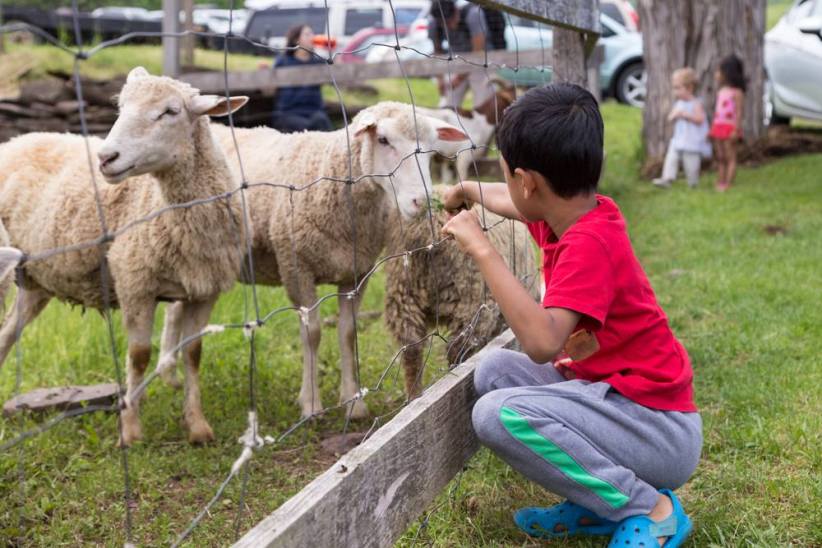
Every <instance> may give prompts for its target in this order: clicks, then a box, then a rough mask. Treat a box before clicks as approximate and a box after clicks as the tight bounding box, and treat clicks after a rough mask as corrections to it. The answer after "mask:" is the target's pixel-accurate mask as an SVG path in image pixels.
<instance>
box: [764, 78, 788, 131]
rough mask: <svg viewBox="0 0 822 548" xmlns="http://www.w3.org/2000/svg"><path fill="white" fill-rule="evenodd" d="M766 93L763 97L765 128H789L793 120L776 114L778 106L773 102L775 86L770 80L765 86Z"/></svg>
mask: <svg viewBox="0 0 822 548" xmlns="http://www.w3.org/2000/svg"><path fill="white" fill-rule="evenodd" d="M763 89H764V92H763V97H762V102H763V103H764V104H763V108H762V114H763V116H764V118H765V120H764V122H765V127H768V126H787V125H789V124H790V123H791V119H790V118H789V117H787V116H780V115H779V114H777V113H776V105H774V100H773V86H772V84H771V82H770V80H766V81H765V85H764V86H763Z"/></svg>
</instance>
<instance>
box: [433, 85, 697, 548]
mask: <svg viewBox="0 0 822 548" xmlns="http://www.w3.org/2000/svg"><path fill="white" fill-rule="evenodd" d="M497 143H498V146H499V149H500V153H501V159H500V163H501V164H502V169H503V172H504V174H505V181H506V183H505V184H499V183H491V184H480V183H475V182H470V183H464V184H463V185H461V186H455V187H453V188H452V189H450V190H449V192H448V193H447V194H446V196H445V199H444V202H445V207H446V208H447V209H449V210H450V211H455V210H456V209H458V208H460V207H461V206H462V205H464V204H466V203H471V202H478V201H480V199H482V201H483V202H484V204H485V207H487V208H488V209H489V210H491V211H494V212H495V213H498V214H500V215H503V216H506V217H508V218H511V219H519V220H522V221H523V222H525V223H526V224H527V225H528V228H529V230H530V232H531V234H532V235H533V237H534V239H535V240H536V242H537V244H539V246H540V248H541V249H542V253H543V270H544V276H545V289H546V291H545V297H544V299H543V302H542V305H540V304H538V303H535V302H534V301H533V300H532V299H531V297H530V296H529V294H528V292H527V291H526V290H525V288H524V287H522V285H521V284H520V283H519V282H518V280H517V278H516V277H515V276H514V274H512V273H511V272H510V271H509V270H508V268H507V267H506V265H505V262H504V261H503V259H502V257H501V256H500V255H499V253H498V252H497V251H495V249H494V247H493V246H492V245H491V244H490V243H489V241H488V239H487V238H486V237H485V234H484V233H483V231H482V228H481V226H480V224H479V220H478V218H477V216H476V215H475V214H474V213H472V212H470V211H463V212H461V213H459V214H458V215H456V216H455V217H453V218H452V219H451V220H450V221H449V222H448V223H447V224H446V225H445V226H444V227H443V232H444V233H446V234H452V235H453V236H454V237H455V239H456V240H457V242H458V244H459V245H460V247H461V249H462V250H463V251H464V252H465V253H468V254H469V255H471V257H472V258H473V259H474V261H475V262H476V264H477V266H478V267H479V269H480V271H481V272H482V275H483V277H484V278H485V281H486V283H487V284H488V287H489V288H490V290H491V292H492V293H493V295H494V298H495V299H496V301H497V303H498V304H499V306H500V309H501V310H502V313H503V315H504V316H505V319H506V320H507V322H508V325H509V326H510V327H511V329H512V330H513V332H514V334H515V335H516V336H517V340H518V341H519V343H520V345H521V348H522V350H523V352H522V353H520V352H513V351H510V350H498V351H496V352H494V353H493V354H490V355H489V356H488V357H486V359H485V360H483V362H482V363H481V364H480V365H479V366H478V367H477V370H476V372H475V374H474V383H475V385H476V389H477V392H478V393H479V395H480V399H479V400H478V401H477V403H476V406H475V407H474V410H473V423H474V429H475V430H476V432H477V435H478V436H479V439H480V441H482V443H483V444H484V445H487V446H488V447H490V448H491V449H492V450H493V451H494V452H495V453H496V454H497V455H499V456H500V457H501V458H502V459H504V460H505V461H506V462H508V463H509V464H510V465H511V466H512V467H513V468H514V469H516V470H518V471H519V472H521V473H522V474H523V475H525V476H526V477H528V478H529V479H531V480H532V481H535V482H537V483H539V484H540V485H542V486H543V487H545V488H546V489H548V490H550V491H552V492H554V493H557V494H559V495H561V496H563V497H565V498H566V499H568V500H567V501H565V502H563V503H562V504H559V505H557V506H554V507H551V508H536V507H535V508H523V509H521V510H519V511H518V512H517V513H516V514H515V516H514V519H515V521H516V523H517V525H518V526H519V527H520V528H521V529H522V530H524V531H525V532H526V533H528V534H529V535H531V536H536V537H543V538H548V537H554V536H566V535H573V534H600V535H613V536H612V539H611V544H610V545H611V546H620V547H625V546H644V547H647V548H651V547H653V546H661V545H663V544H664V545H665V546H667V547H675V546H678V545H679V544H681V543H682V542H683V541H684V539H685V538H686V537H687V536H688V534H689V533H690V530H691V522H690V519H689V518H688V517H687V515H686V514H685V513H684V511H683V510H682V507H681V505H680V504H679V501H678V500H677V498H676V496H675V495H674V494H673V492H672V491H671V490H672V489H676V488H678V487H680V486H681V485H683V484H684V483H685V482H686V481H687V480H688V478H689V477H690V476H691V474H692V473H693V471H694V470H695V468H696V465H697V462H698V461H699V454H700V451H701V447H702V421H701V419H700V416H699V414H698V413H697V410H696V406H695V405H694V402H693V388H692V377H693V373H692V371H691V364H690V361H689V359H688V354H687V352H686V351H685V348H683V346H682V344H680V342H679V341H678V340H677V339H676V338H675V337H674V335H673V333H672V332H671V329H670V327H669V326H668V320H667V318H666V316H665V313H664V312H663V311H662V309H661V308H660V307H659V305H658V304H657V302H656V298H655V296H654V292H653V289H652V288H651V285H650V283H649V282H648V278H647V277H646V275H645V273H644V271H643V270H642V267H641V266H640V264H639V261H638V260H637V258H636V256H635V255H634V252H633V249H632V247H631V242H630V240H629V238H628V234H627V231H626V227H625V220H624V219H623V217H622V214H621V213H620V211H619V208H618V207H617V206H616V204H615V203H614V201H613V200H611V199H610V198H608V197H605V196H602V195H599V194H597V193H596V187H597V182H598V180H599V175H600V170H601V167H602V143H603V124H602V117H601V116H600V113H599V108H598V106H597V103H596V100H595V99H594V97H593V96H592V95H591V94H590V93H588V92H587V91H586V90H584V89H583V88H581V87H579V86H575V85H571V84H554V85H550V86H546V87H542V88H535V89H532V90H530V91H529V92H528V93H526V94H525V95H523V96H522V97H521V98H520V99H519V100H518V101H517V102H516V103H514V104H513V105H512V106H511V107H510V108H509V109H508V110H507V111H506V114H505V118H504V119H503V121H502V123H501V125H500V126H499V128H498V129H497ZM552 361H553V363H552Z"/></svg>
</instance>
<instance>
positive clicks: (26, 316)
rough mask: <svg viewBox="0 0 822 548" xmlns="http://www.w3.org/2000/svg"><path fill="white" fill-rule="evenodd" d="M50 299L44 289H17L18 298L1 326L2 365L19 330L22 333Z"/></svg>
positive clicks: (0, 359) (0, 361)
mask: <svg viewBox="0 0 822 548" xmlns="http://www.w3.org/2000/svg"><path fill="white" fill-rule="evenodd" d="M50 300H51V296H50V295H49V294H48V293H46V292H45V291H43V290H42V289H23V288H19V289H18V290H17V300H16V302H15V303H14V305H12V306H13V308H12V310H11V312H9V315H8V317H6V320H5V321H4V322H3V327H2V328H0V367H2V365H3V362H4V361H6V357H7V356H8V354H9V352H10V351H11V349H12V347H13V346H14V343H16V342H17V334H18V332H19V333H20V334H22V333H23V328H25V327H26V326H27V325H28V324H30V323H31V322H32V321H33V320H34V318H36V317H37V316H38V315H39V314H40V312H42V311H43V309H44V308H45V307H46V305H47V304H48V302H49V301H50Z"/></svg>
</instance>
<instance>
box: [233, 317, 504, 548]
mask: <svg viewBox="0 0 822 548" xmlns="http://www.w3.org/2000/svg"><path fill="white" fill-rule="evenodd" d="M513 341H514V336H513V334H512V333H511V331H510V330H508V331H505V332H504V333H503V334H501V335H500V336H499V337H497V338H496V339H494V340H493V341H491V342H490V343H489V344H488V345H487V346H486V347H485V348H484V349H483V350H481V351H480V352H479V353H477V354H476V355H474V356H473V357H471V358H470V359H469V360H468V361H466V362H465V363H463V364H462V365H459V366H458V367H456V368H454V369H453V370H452V371H451V372H450V373H449V374H448V375H446V376H445V377H444V378H443V379H441V380H440V381H438V382H437V383H435V384H434V385H433V386H431V388H429V389H428V390H426V391H425V393H423V395H422V396H421V397H420V398H418V399H416V400H414V401H413V402H411V403H410V404H409V405H408V406H407V407H406V408H405V409H403V410H402V411H400V413H399V414H397V416H396V417H394V419H392V420H391V421H390V422H388V423H387V424H385V425H384V426H383V427H382V428H380V429H379V430H377V431H376V432H375V433H374V434H373V435H372V436H371V437H370V438H368V439H367V440H366V441H365V442H364V443H363V444H362V445H360V446H358V447H356V448H354V449H353V450H351V451H350V452H349V453H348V454H346V455H345V456H343V457H342V458H341V459H340V460H338V461H337V463H336V464H334V465H333V466H332V467H331V468H330V469H328V470H327V471H326V472H325V473H323V474H322V475H321V476H319V477H318V478H316V479H315V480H314V481H312V482H311V483H310V484H309V485H307V486H306V487H305V488H304V489H303V490H302V491H300V492H299V493H297V494H296V495H295V496H293V497H292V498H291V499H289V500H288V501H287V502H286V503H285V504H283V505H282V506H280V507H279V508H278V509H277V510H276V511H275V512H274V513H273V514H271V515H269V516H268V517H267V518H265V519H263V520H262V521H261V522H260V523H258V524H257V526H255V527H254V528H253V529H251V530H250V531H249V532H248V533H246V535H245V536H243V538H241V539H240V540H239V541H238V542H237V544H235V547H255V548H257V547H273V546H279V547H288V548H292V547H296V546H322V547H323V548H333V547H338V546H339V547H346V548H347V547H356V548H358V547H361V546H367V547H372V546H373V547H380V546H391V545H392V544H393V542H394V541H395V540H396V539H397V538H398V537H399V536H400V535H401V534H402V533H404V532H405V531H406V530H407V529H408V526H409V525H410V524H411V522H412V521H413V520H414V519H416V518H417V517H419V516H420V514H422V512H423V511H424V510H425V508H426V507H427V506H428V504H429V503H430V502H431V501H432V500H434V498H435V497H436V496H437V495H438V494H439V493H440V492H441V491H442V489H443V488H444V487H445V486H446V485H447V484H448V482H449V481H451V479H452V478H453V477H454V475H455V474H456V473H457V472H459V471H460V470H461V469H462V468H463V466H464V464H465V462H466V461H467V460H468V459H469V458H470V457H471V456H472V455H473V454H474V452H476V450H477V447H478V442H477V438H476V436H475V435H474V431H473V429H472V427H471V408H472V406H473V403H474V400H475V398H476V393H475V392H474V368H475V367H476V365H477V364H478V363H479V362H480V360H482V359H483V356H485V355H486V354H487V353H488V352H490V351H491V350H493V349H496V348H502V347H505V346H508V345H510V344H511V343H513Z"/></svg>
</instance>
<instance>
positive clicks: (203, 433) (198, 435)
mask: <svg viewBox="0 0 822 548" xmlns="http://www.w3.org/2000/svg"><path fill="white" fill-rule="evenodd" d="M210 441H214V431H213V430H212V429H211V426H209V424H208V423H207V422H206V421H205V420H201V421H197V422H195V423H193V424H191V425H190V426H189V428H188V443H190V444H192V445H202V444H205V443H208V442H210Z"/></svg>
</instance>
